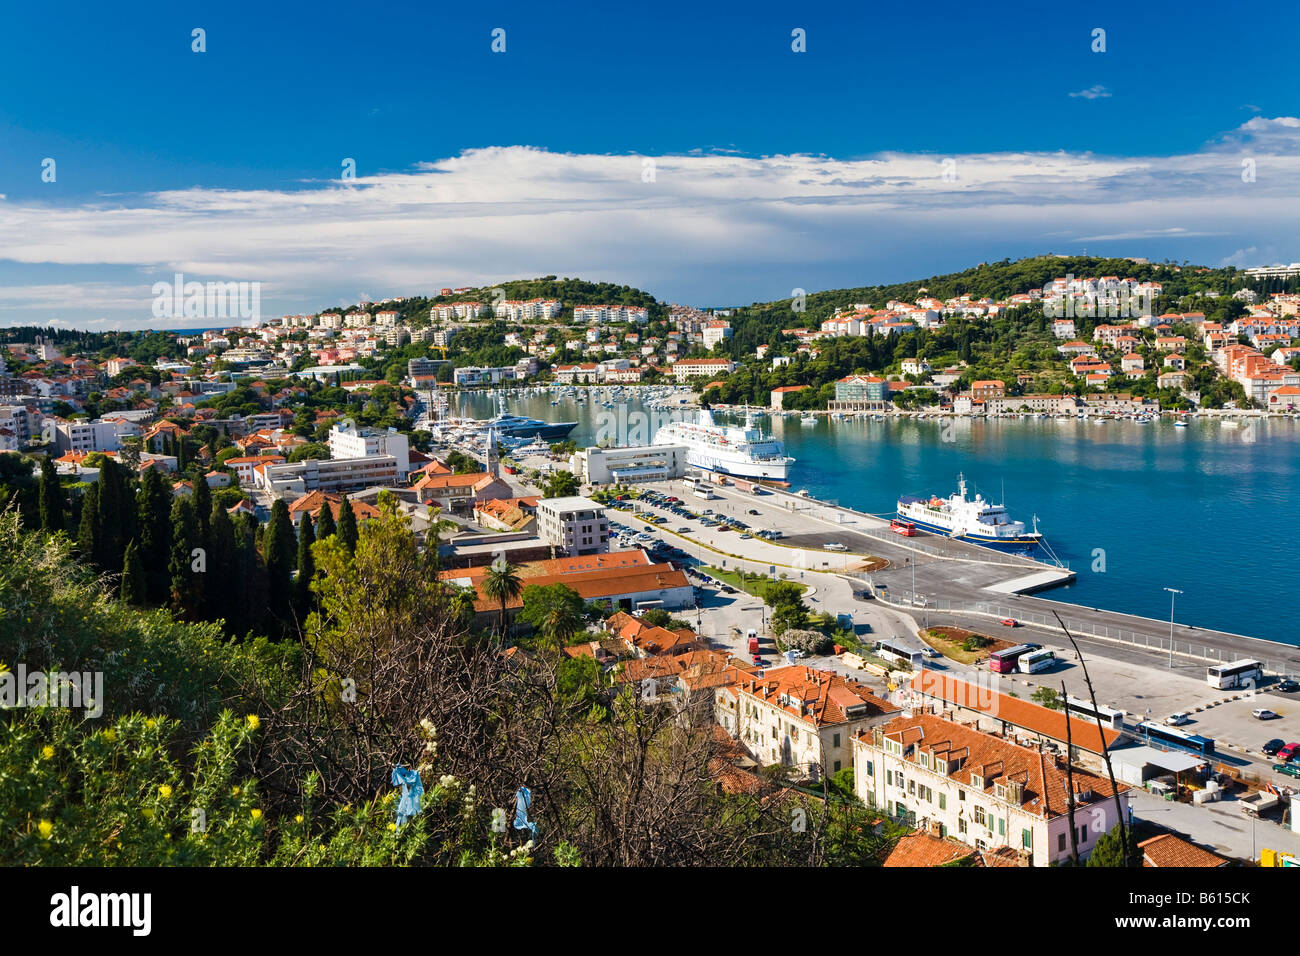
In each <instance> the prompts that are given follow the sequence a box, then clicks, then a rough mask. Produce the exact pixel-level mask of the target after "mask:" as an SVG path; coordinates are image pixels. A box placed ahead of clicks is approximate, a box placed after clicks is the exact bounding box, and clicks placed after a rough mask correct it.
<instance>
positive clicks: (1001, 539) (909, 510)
mask: <svg viewBox="0 0 1300 956" xmlns="http://www.w3.org/2000/svg"><path fill="white" fill-rule="evenodd" d="M957 489H958V490H957V494H955V495H950V496H949V497H947V498H916V497H913V496H911V495H904V496H903V497H901V498H899V499H898V517H899V518H901V519H903V520H904V521H910V522H912V523H913V524H915V525H916V526H917V527H918V528H923V529H925V530H926V531H932V532H934V533H935V534H943V535H947V536H948V537H950V538H957V539H958V540H961V541H969V542H970V543H971V544H978V545H981V546H983V547H985V548H992V549H993V550H995V551H1009V552H1012V553H1024V552H1027V551H1032V550H1033V549H1034V548H1036V547H1038V545H1039V544H1040V543H1042V539H1043V536H1042V535H1041V534H1039V533H1038V531H1037V530H1034V531H1026V530H1025V523H1024V522H1023V521H1012V520H1011V517H1010V516H1009V515H1008V514H1007V509H1006V508H1004V507H1003V506H1002V505H995V504H993V503H992V502H991V501H985V500H984V498H983V496H982V495H978V494H977V495H976V496H975V497H974V499H968V498H967V497H966V479H965V476H961V475H959V476H958V478H957Z"/></svg>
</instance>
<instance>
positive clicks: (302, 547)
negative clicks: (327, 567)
mask: <svg viewBox="0 0 1300 956" xmlns="http://www.w3.org/2000/svg"><path fill="white" fill-rule="evenodd" d="M315 543H316V528H315V526H314V525H313V524H312V521H311V515H309V514H305V515H303V516H302V521H301V522H299V524H298V579H297V580H296V581H295V582H294V592H295V598H296V603H297V605H298V614H299V616H301V617H306V616H307V614H308V613H309V612H310V611H311V604H312V600H311V599H312V593H311V579H312V578H314V577H315V576H316V560H315V558H313V557H312V553H311V546H312V545H313V544H315Z"/></svg>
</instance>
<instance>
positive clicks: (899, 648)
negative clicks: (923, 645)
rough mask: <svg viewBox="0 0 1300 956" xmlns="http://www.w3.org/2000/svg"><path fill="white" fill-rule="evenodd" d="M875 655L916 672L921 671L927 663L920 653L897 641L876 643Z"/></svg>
mask: <svg viewBox="0 0 1300 956" xmlns="http://www.w3.org/2000/svg"><path fill="white" fill-rule="evenodd" d="M875 654H876V656H877V657H883V658H884V659H885V660H887V661H889V662H890V663H892V664H901V665H903V666H904V667H910V668H911V669H912V670H914V671H919V670H920V669H921V668H922V666H924V663H925V656H924V655H923V654H922V653H921V652H920V651H918V650H914V649H913V648H910V647H907V646H905V645H903V644H899V643H898V642H897V641H876V650H875Z"/></svg>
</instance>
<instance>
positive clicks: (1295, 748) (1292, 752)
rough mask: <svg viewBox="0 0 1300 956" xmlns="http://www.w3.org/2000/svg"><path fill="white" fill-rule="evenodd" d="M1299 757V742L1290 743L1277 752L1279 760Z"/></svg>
mask: <svg viewBox="0 0 1300 956" xmlns="http://www.w3.org/2000/svg"><path fill="white" fill-rule="evenodd" d="M1296 757H1300V744H1297V743H1290V744H1287V745H1286V746H1285V747H1283V748H1282V749H1281V750H1279V751H1278V752H1277V758H1278V759H1279V760H1286V761H1291V760H1294V759H1295V758H1296Z"/></svg>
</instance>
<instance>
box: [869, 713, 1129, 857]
mask: <svg viewBox="0 0 1300 956" xmlns="http://www.w3.org/2000/svg"><path fill="white" fill-rule="evenodd" d="M853 761H854V788H855V789H856V791H857V795H858V797H859V799H861V800H862V801H863V802H864V803H866V804H867V805H868V806H874V807H877V808H879V809H881V810H883V811H884V812H886V813H888V814H889V815H890V816H893V817H895V818H898V819H901V820H903V821H905V822H906V823H908V824H909V825H911V826H917V827H924V828H926V829H930V830H935V829H937V831H938V835H939V836H943V837H952V838H954V839H957V840H960V841H961V842H963V843H967V844H969V845H971V846H974V847H975V848H977V849H980V850H996V849H998V848H999V847H1003V846H1007V847H1011V848H1012V849H1014V850H1016V851H1017V852H1020V853H1023V854H1025V855H1026V856H1027V857H1028V858H1029V860H1030V861H1031V862H1032V864H1033V865H1034V866H1049V865H1050V864H1052V863H1059V862H1062V861H1064V860H1066V859H1068V858H1069V856H1070V817H1069V808H1070V804H1071V802H1072V803H1073V806H1074V826H1075V831H1076V832H1075V839H1076V841H1077V844H1078V849H1079V855H1080V857H1081V858H1083V857H1087V856H1088V854H1090V853H1091V852H1092V849H1093V848H1094V847H1095V846H1096V844H1097V840H1098V839H1099V838H1100V837H1101V836H1102V834H1104V833H1108V832H1110V830H1111V828H1113V827H1114V826H1115V825H1116V823H1118V821H1119V815H1120V814H1121V813H1122V814H1124V815H1125V818H1126V819H1127V813H1128V794H1127V790H1128V787H1126V786H1125V785H1124V784H1118V789H1119V807H1118V808H1117V807H1116V804H1115V796H1114V791H1113V790H1112V789H1111V786H1110V782H1109V780H1107V779H1106V778H1105V777H1104V776H1101V775H1098V774H1094V773H1092V772H1090V771H1088V770H1084V769H1081V768H1078V767H1076V768H1073V770H1072V771H1071V774H1072V777H1073V784H1074V796H1073V800H1072V801H1071V799H1070V797H1069V792H1070V791H1069V777H1068V776H1067V772H1066V768H1065V765H1064V763H1060V762H1058V761H1057V759H1056V758H1055V757H1054V756H1053V755H1051V754H1048V753H1045V752H1044V751H1042V750H1039V749H1037V748H1033V747H1026V746H1021V745H1019V744H1016V743H1013V742H1011V741H1010V740H1007V739H1006V738H1004V737H996V736H994V735H992V734H987V733H984V732H983V731H980V730H976V729H974V728H973V727H968V726H966V725H964V724H959V723H956V722H954V721H951V720H945V719H944V718H942V717H937V716H934V715H931V714H921V713H918V714H914V715H912V716H902V717H896V718H894V719H893V720H891V721H889V722H888V723H885V724H882V725H880V726H877V727H874V728H872V730H871V732H870V733H864V734H861V735H860V736H858V737H857V738H855V740H854V742H853Z"/></svg>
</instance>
